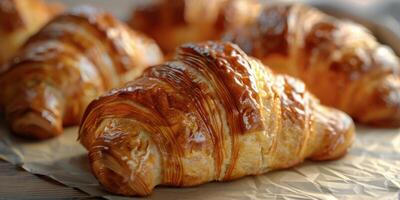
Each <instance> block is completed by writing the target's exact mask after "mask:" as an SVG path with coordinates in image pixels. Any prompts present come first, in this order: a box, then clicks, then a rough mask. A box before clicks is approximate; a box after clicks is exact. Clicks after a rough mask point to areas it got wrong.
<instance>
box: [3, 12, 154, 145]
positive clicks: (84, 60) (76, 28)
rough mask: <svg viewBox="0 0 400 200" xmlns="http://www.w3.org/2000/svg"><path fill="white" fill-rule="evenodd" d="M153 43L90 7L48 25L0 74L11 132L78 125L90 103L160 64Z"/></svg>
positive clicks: (46, 132) (53, 131) (52, 131)
mask: <svg viewBox="0 0 400 200" xmlns="http://www.w3.org/2000/svg"><path fill="white" fill-rule="evenodd" d="M161 60H162V54H161V51H160V49H159V48H158V46H157V45H156V44H155V43H154V42H153V40H151V39H149V38H147V37H145V36H143V35H141V34H140V33H136V32H134V31H132V30H130V29H129V28H128V27H127V26H126V25H125V24H123V23H121V22H119V21H118V20H117V19H115V18H114V17H113V16H111V15H110V14H108V13H105V12H103V11H100V10H96V9H94V8H91V7H86V6H85V7H77V8H74V9H72V10H70V11H68V12H66V13H64V14H62V15H60V16H58V17H56V18H55V19H53V20H52V21H51V22H49V23H48V24H47V25H46V26H45V27H43V28H42V29H41V30H40V31H39V32H38V33H37V34H36V35H35V36H33V37H31V38H30V39H29V40H28V41H27V43H26V44H25V45H24V46H23V47H22V49H21V50H20V52H19V53H18V55H17V56H16V57H15V58H14V59H13V60H12V61H10V63H9V65H8V66H7V67H6V68H5V69H6V70H5V71H3V72H2V73H1V75H0V87H1V88H0V89H1V90H0V96H1V99H0V103H1V105H2V106H3V107H4V110H5V113H6V117H7V120H8V122H9V124H10V126H11V128H12V130H13V131H14V132H15V133H17V134H19V135H23V136H27V137H31V138H40V139H42V138H49V137H53V136H56V135H58V134H61V133H62V130H63V125H74V124H79V122H80V119H81V117H82V115H83V111H84V109H85V108H86V106H87V105H88V104H89V102H90V101H91V100H92V99H94V98H96V97H97V96H99V95H100V94H102V93H103V92H104V91H106V90H109V89H111V88H113V87H118V86H121V85H122V84H124V83H125V82H126V81H127V80H131V79H133V78H134V77H136V76H138V75H139V74H140V73H141V72H142V70H143V69H144V68H145V67H147V66H149V65H154V64H157V63H160V62H161Z"/></svg>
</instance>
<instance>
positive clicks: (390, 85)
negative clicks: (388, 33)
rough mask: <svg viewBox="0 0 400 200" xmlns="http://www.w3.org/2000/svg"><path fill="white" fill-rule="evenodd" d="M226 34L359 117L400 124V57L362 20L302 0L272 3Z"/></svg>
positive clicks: (325, 100)
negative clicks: (344, 17) (326, 11)
mask: <svg viewBox="0 0 400 200" xmlns="http://www.w3.org/2000/svg"><path fill="white" fill-rule="evenodd" d="M225 39H226V40H228V41H233V42H235V43H237V44H238V45H239V46H240V47H242V48H243V50H244V51H245V52H247V53H249V54H250V55H252V56H255V57H257V58H259V59H261V60H262V62H263V63H264V64H266V65H268V66H270V67H271V68H272V69H273V70H274V71H276V72H278V73H285V74H289V75H292V76H295V77H298V78H300V79H302V80H303V81H304V82H305V84H306V85H307V87H308V88H309V89H310V91H311V92H312V93H314V94H315V95H316V96H317V97H318V98H319V99H320V100H321V102H322V103H323V104H325V105H329V106H333V107H336V108H338V109H340V110H343V111H345V112H346V113H348V114H349V115H351V116H352V117H353V118H354V119H355V120H357V121H359V122H362V123H367V124H372V125H382V126H400V64H399V63H400V62H399V59H398V58H397V57H396V56H395V54H394V53H393V51H392V50H391V49H389V48H388V47H386V46H383V45H381V44H379V43H378V42H377V41H376V39H375V38H374V36H372V34H371V33H370V32H369V31H367V30H366V29H364V28H363V27H361V26H360V25H357V24H355V23H352V22H349V21H344V20H340V19H335V18H333V17H330V16H328V15H325V14H323V13H322V12H320V11H318V10H316V9H313V8H310V7H307V6H303V5H271V6H267V7H265V8H264V9H262V11H261V13H260V14H259V16H258V18H257V20H256V21H254V22H253V23H250V25H248V26H246V27H244V28H241V29H240V30H235V31H231V32H230V33H228V34H227V35H226V36H225Z"/></svg>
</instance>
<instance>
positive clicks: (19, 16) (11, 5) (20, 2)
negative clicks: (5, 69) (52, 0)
mask: <svg viewBox="0 0 400 200" xmlns="http://www.w3.org/2000/svg"><path fill="white" fill-rule="evenodd" d="M61 10H62V6H61V5H60V4H46V3H44V2H43V1H42V0H0V65H1V64H3V63H4V62H6V61H7V60H8V59H9V58H11V57H12V56H13V55H14V54H15V52H16V51H17V50H18V48H19V47H20V46H21V45H22V44H23V43H24V42H25V41H26V39H28V38H29V37H30V36H31V35H33V34H34V33H36V31H38V30H39V29H40V28H41V27H42V26H44V25H45V24H46V23H47V22H48V21H49V20H50V19H51V18H53V17H54V16H55V15H56V14H57V13H59V12H61Z"/></svg>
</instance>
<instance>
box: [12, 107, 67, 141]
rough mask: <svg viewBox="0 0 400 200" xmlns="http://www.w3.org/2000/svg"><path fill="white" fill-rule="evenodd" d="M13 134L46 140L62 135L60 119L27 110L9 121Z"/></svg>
mask: <svg viewBox="0 0 400 200" xmlns="http://www.w3.org/2000/svg"><path fill="white" fill-rule="evenodd" d="M10 122H11V123H10V124H11V128H12V130H13V132H14V133H15V134H17V135H20V136H23V137H26V138H30V139H47V138H52V137H55V136H57V135H60V134H61V133H62V130H63V129H62V122H61V119H57V118H55V117H54V116H52V115H50V114H46V113H38V112H35V111H32V110H27V111H25V112H22V113H21V114H14V116H13V117H12V118H11V119H10Z"/></svg>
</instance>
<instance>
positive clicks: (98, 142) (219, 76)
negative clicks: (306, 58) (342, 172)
mask: <svg viewBox="0 0 400 200" xmlns="http://www.w3.org/2000/svg"><path fill="white" fill-rule="evenodd" d="M353 139H354V125H353V122H352V120H351V118H350V117H348V116H347V115H346V114H344V113H342V112H341V111H338V110H335V109H332V108H328V107H325V106H322V105H320V104H319V102H318V100H317V99H316V98H314V97H313V96H312V95H311V94H310V93H309V92H308V91H307V90H306V88H305V85H304V84H303V83H302V82H301V81H299V80H296V79H294V78H291V77H288V76H284V75H274V74H273V73H272V72H271V71H270V70H269V69H268V68H267V67H265V66H264V65H263V64H261V62H260V61H258V60H256V59H254V58H251V57H248V56H247V55H246V54H245V53H244V52H243V51H242V50H240V49H239V48H238V47H237V46H236V45H233V44H231V43H220V42H216V43H214V42H207V43H200V44H195V43H192V44H186V45H183V46H181V47H180V48H179V49H178V52H177V55H176V57H175V59H174V60H172V61H170V62H166V63H164V64H161V65H158V66H154V67H151V68H148V69H146V70H145V72H144V74H143V75H142V76H140V77H139V78H137V79H136V80H134V81H132V82H130V83H128V84H127V85H126V86H124V87H122V88H119V89H115V90H112V91H111V92H109V93H108V94H106V95H103V96H102V97H100V98H98V99H96V100H94V101H93V102H92V103H91V104H90V105H89V106H88V108H87V110H86V111H85V114H84V117H83V120H82V124H81V127H80V142H81V143H82V144H83V145H84V146H85V147H86V148H87V149H88V151H89V159H90V164H91V168H92V171H93V173H94V174H95V176H96V177H97V179H98V180H99V182H100V183H101V184H102V185H103V186H104V187H105V188H106V189H107V190H108V191H111V192H113V193H116V194H121V195H129V196H131V195H139V196H145V195H149V194H151V192H152V191H153V188H154V187H155V186H157V185H167V186H177V187H187V186H194V185H199V184H202V183H207V182H211V181H227V180H232V179H237V178H240V177H243V176H246V175H257V174H262V173H265V172H268V171H271V170H275V169H283V168H288V167H292V166H294V165H297V164H299V163H301V162H303V161H304V160H305V159H312V160H330V159H336V158H338V157H340V156H342V155H344V154H345V153H346V151H347V149H348V148H349V146H350V145H351V143H352V141H353Z"/></svg>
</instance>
